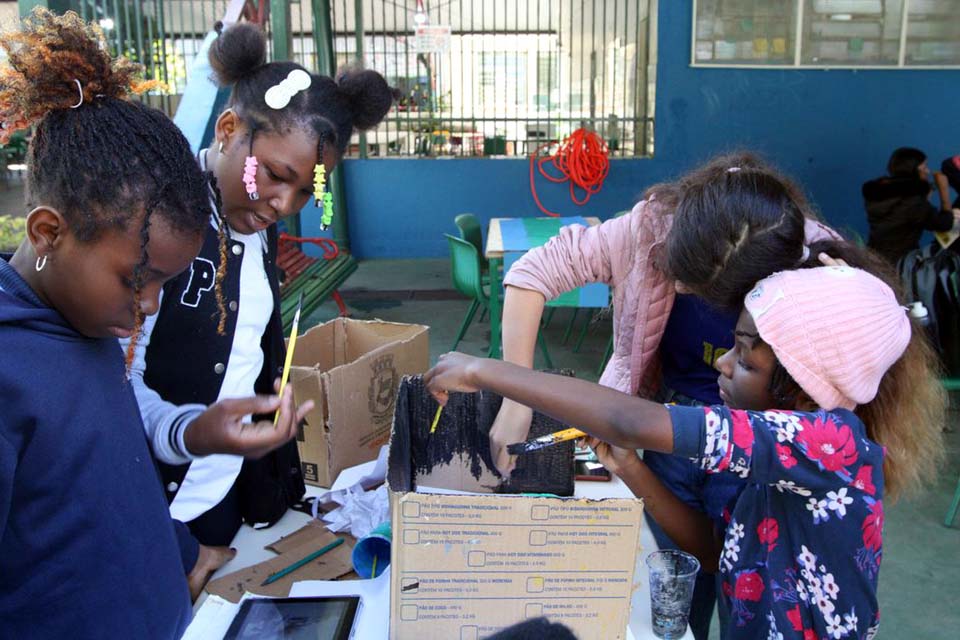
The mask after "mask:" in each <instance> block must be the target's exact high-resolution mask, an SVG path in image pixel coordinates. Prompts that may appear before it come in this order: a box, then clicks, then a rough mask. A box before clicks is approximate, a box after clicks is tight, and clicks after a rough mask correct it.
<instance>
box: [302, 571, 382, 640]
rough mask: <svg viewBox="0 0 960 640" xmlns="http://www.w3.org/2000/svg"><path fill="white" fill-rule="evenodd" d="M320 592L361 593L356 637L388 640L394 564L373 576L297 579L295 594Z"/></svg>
mask: <svg viewBox="0 0 960 640" xmlns="http://www.w3.org/2000/svg"><path fill="white" fill-rule="evenodd" d="M318 596H360V602H361V604H362V606H361V609H360V613H359V614H358V615H357V622H356V626H355V627H354V632H353V637H354V638H363V640H386V638H387V636H388V634H389V632H390V623H389V611H390V568H389V567H387V569H386V571H384V572H383V573H381V574H380V575H379V576H377V577H376V578H375V579H373V580H336V581H332V580H309V581H303V582H295V583H294V584H293V586H292V587H291V588H290V597H291V598H306V597H318Z"/></svg>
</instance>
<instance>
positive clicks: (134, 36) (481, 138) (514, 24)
mask: <svg viewBox="0 0 960 640" xmlns="http://www.w3.org/2000/svg"><path fill="white" fill-rule="evenodd" d="M233 2H234V3H236V2H237V0H233ZM69 4H70V7H71V8H73V9H74V10H75V11H77V12H78V13H79V14H80V15H81V16H82V17H83V18H84V19H87V20H95V21H97V22H99V23H100V25H101V27H103V29H104V32H105V34H106V35H107V38H108V41H109V43H110V47H111V50H112V53H122V54H123V55H125V56H127V57H129V58H131V59H133V60H135V61H137V62H140V63H141V64H143V65H144V67H145V70H146V77H147V78H151V79H158V80H162V81H163V82H164V83H166V85H167V86H168V88H169V91H168V92H167V93H163V92H152V93H151V94H149V95H147V96H145V97H144V99H145V100H146V101H148V102H149V103H150V104H152V105H153V106H156V107H159V108H162V109H163V110H164V111H166V112H167V113H169V114H173V113H174V111H175V110H176V107H177V105H178V103H179V96H180V95H181V94H182V92H183V89H184V87H185V86H186V83H187V82H188V81H189V75H190V69H191V66H192V63H193V59H194V57H195V56H196V54H197V51H198V49H199V48H200V44H201V43H202V41H203V38H204V36H205V34H206V33H207V32H208V31H209V30H210V28H211V27H212V26H213V24H214V22H216V21H217V20H219V19H220V18H222V17H223V15H224V13H225V11H226V10H227V7H228V5H230V4H231V2H230V0H143V1H137V0H72V1H71V2H69ZM246 4H247V5H248V8H252V9H254V12H255V11H256V10H257V9H259V12H260V18H266V17H267V15H266V8H267V7H269V10H270V11H271V12H272V13H273V15H272V16H270V20H265V21H264V26H265V28H266V29H267V30H268V32H269V31H270V26H271V24H273V25H277V24H283V25H284V26H283V27H282V30H283V31H287V32H288V34H289V35H288V37H286V38H279V39H271V47H270V52H271V57H273V50H274V47H282V48H283V50H278V51H277V53H278V54H279V55H281V57H282V56H283V55H289V56H290V57H291V58H292V59H294V60H297V61H298V62H300V63H301V64H303V65H304V66H305V67H307V68H308V69H311V70H316V69H317V68H318V62H322V61H323V60H324V55H323V53H324V51H329V50H330V49H331V48H332V50H333V55H334V58H335V63H336V66H338V67H339V66H342V65H344V64H349V63H355V62H358V61H359V62H360V63H362V64H364V65H365V66H367V67H369V68H372V69H376V70H377V71H379V72H380V73H382V74H384V76H385V77H386V78H387V80H388V82H389V83H390V84H391V85H392V86H394V87H396V88H397V89H399V91H400V93H401V98H400V100H399V102H398V104H397V106H396V107H395V108H394V109H393V110H391V112H390V114H389V115H388V117H387V119H386V121H385V122H384V123H382V124H381V125H380V126H379V127H378V128H377V129H376V130H374V131H371V132H369V133H367V134H366V135H363V136H355V138H354V140H353V142H352V144H351V145H350V148H349V150H348V154H349V155H352V156H360V157H367V156H368V155H369V156H371V157H378V156H379V157H386V156H423V157H437V156H448V157H449V156H454V157H461V156H502V155H507V156H511V155H514V156H516V155H528V154H532V153H538V152H541V153H543V152H549V151H551V150H552V149H553V148H555V145H556V144H557V143H558V142H559V141H561V140H563V139H564V138H565V137H566V136H567V135H569V134H570V133H571V132H572V131H573V130H574V129H577V128H580V127H587V128H590V129H592V130H595V131H597V132H598V133H599V134H601V135H602V136H603V137H604V138H605V139H606V140H607V142H608V145H609V147H610V150H611V156H613V157H636V156H648V155H652V153H653V117H654V113H653V105H654V88H655V69H656V5H657V3H656V2H655V1H653V2H651V1H650V0H292V1H290V2H284V1H282V0H274V1H273V2H270V3H267V2H265V1H264V0H259V1H258V2H252V1H249V2H247V3H246ZM318 12H320V13H319V14H318ZM278 18H279V23H278ZM326 25H329V27H327V26H326ZM277 32H278V33H280V31H279V30H278V31H277ZM325 38H330V39H332V47H331V46H330V45H331V42H329V41H328V40H326V39H325ZM278 42H280V44H278ZM318 51H319V52H320V58H319V59H318Z"/></svg>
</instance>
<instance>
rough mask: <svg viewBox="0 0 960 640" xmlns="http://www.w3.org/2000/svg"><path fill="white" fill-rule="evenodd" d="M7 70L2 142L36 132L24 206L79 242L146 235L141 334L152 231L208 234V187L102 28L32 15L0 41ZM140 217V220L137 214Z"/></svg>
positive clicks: (0, 91) (1, 83)
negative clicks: (155, 222)
mask: <svg viewBox="0 0 960 640" xmlns="http://www.w3.org/2000/svg"><path fill="white" fill-rule="evenodd" d="M0 46H2V47H3V48H4V49H5V50H6V52H7V55H8V56H9V63H8V65H5V66H4V67H3V68H2V69H0V127H2V129H0V142H6V141H7V140H8V139H9V137H10V135H12V133H13V132H14V131H16V130H19V129H24V128H27V127H35V130H34V134H33V139H32V141H31V142H30V148H29V150H28V153H27V193H26V204H27V207H28V208H34V207H36V206H38V205H39V204H41V203H42V204H44V205H48V206H51V207H53V208H55V209H57V210H58V211H59V212H60V213H61V215H63V217H64V218H65V219H66V220H67V222H68V223H69V225H70V228H71V230H72V231H73V233H74V234H75V235H76V237H77V240H79V241H80V242H86V243H91V242H95V241H96V240H97V239H98V238H99V237H100V236H101V234H102V233H103V232H104V231H106V230H119V231H126V230H127V229H128V228H129V225H131V224H139V225H140V247H141V256H140V260H139V262H138V264H137V265H136V268H135V269H134V273H133V285H134V286H133V289H134V298H135V302H136V304H135V313H136V324H135V329H134V334H133V337H132V338H131V339H130V344H129V346H128V349H127V366H128V369H129V366H130V364H131V362H132V359H133V353H134V349H135V347H136V342H137V338H138V336H139V332H140V328H141V326H142V324H143V312H142V310H141V308H140V296H141V292H142V289H143V284H144V276H145V272H146V266H147V264H148V262H149V256H148V255H147V245H148V243H149V241H150V221H151V218H152V217H153V215H154V214H156V215H160V216H162V217H163V219H164V220H165V221H166V222H167V223H168V224H169V225H170V227H171V228H173V229H174V230H175V231H177V232H182V233H187V234H196V235H199V234H202V233H203V231H204V229H205V228H206V225H207V224H209V219H210V205H209V201H208V187H207V180H206V178H205V176H204V175H203V174H202V173H201V171H200V169H199V167H198V166H197V163H196V161H195V159H194V158H193V155H192V154H191V152H190V147H189V145H188V144H187V141H186V140H185V139H184V137H183V134H181V133H180V131H179V129H177V127H176V126H175V125H174V124H173V122H171V121H170V119H169V118H168V117H167V116H166V115H164V114H163V113H162V112H160V111H157V110H156V109H152V108H150V107H146V106H144V105H142V104H140V103H138V102H133V101H129V100H127V99H126V98H127V97H128V96H129V95H130V94H132V93H137V92H140V91H144V90H147V89H150V88H152V87H154V86H156V83H152V82H146V83H143V82H139V81H138V80H137V74H138V73H140V71H141V67H140V66H139V65H136V64H134V63H132V62H130V61H129V60H126V59H124V58H116V59H112V58H111V57H110V54H109V53H108V49H107V44H106V40H105V39H104V36H103V32H102V31H101V30H100V28H99V27H98V26H96V25H93V24H88V23H85V22H84V21H83V20H81V19H80V17H79V16H78V15H77V14H75V13H73V12H67V13H66V14H64V15H63V16H57V15H55V14H53V13H51V12H50V11H48V10H47V9H44V8H36V9H34V10H33V12H32V13H31V14H30V15H29V16H28V17H26V18H25V19H24V20H23V21H22V24H21V26H20V29H19V30H16V31H13V32H9V33H6V34H4V35H3V36H0ZM141 212H142V214H141Z"/></svg>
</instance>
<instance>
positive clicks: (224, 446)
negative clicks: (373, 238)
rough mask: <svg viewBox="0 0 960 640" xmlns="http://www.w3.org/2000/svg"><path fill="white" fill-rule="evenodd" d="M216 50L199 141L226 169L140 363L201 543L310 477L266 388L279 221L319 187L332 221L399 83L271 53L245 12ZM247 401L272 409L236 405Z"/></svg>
mask: <svg viewBox="0 0 960 640" xmlns="http://www.w3.org/2000/svg"><path fill="white" fill-rule="evenodd" d="M218 30H220V27H219V25H218ZM209 58H210V63H211V66H212V67H213V69H214V72H215V74H216V79H217V80H218V81H219V83H220V84H221V85H222V86H227V87H230V88H231V94H230V100H229V103H228V105H227V108H226V110H225V111H224V112H223V113H222V114H220V116H219V118H218V119H217V122H216V127H215V134H214V135H215V137H214V140H213V143H212V145H211V146H210V148H208V149H203V150H201V151H200V153H199V154H198V156H199V157H198V161H199V163H200V166H201V168H203V169H204V170H206V171H209V172H211V173H212V175H213V177H214V178H215V180H214V183H213V187H212V188H211V189H210V193H209V198H210V203H211V205H212V207H213V209H214V212H213V215H212V216H211V217H210V220H209V224H208V226H207V230H206V236H205V239H204V244H203V248H202V249H201V251H200V255H199V256H198V257H197V258H196V259H195V260H194V261H193V263H192V264H191V265H190V266H189V268H188V269H187V270H186V271H184V273H182V274H181V275H180V276H179V277H178V278H176V279H174V280H172V281H170V282H169V283H167V285H166V286H165V287H164V288H163V293H162V297H161V302H160V311H159V313H158V314H157V316H156V318H155V319H152V320H151V321H149V322H147V323H146V326H145V327H144V334H143V337H142V339H141V340H140V342H139V343H138V344H137V345H136V354H135V358H134V361H133V367H132V369H133V374H134V375H133V382H134V388H135V389H136V392H137V399H138V401H139V403H140V409H141V412H142V414H143V421H144V424H145V427H146V431H147V434H148V438H149V440H150V442H151V444H152V446H153V451H154V455H155V456H156V458H157V459H158V460H159V462H160V468H161V474H162V476H163V483H164V489H165V491H166V495H167V499H168V500H169V501H170V512H171V514H172V515H173V517H174V518H176V519H178V520H181V521H184V522H186V523H188V526H189V527H190V530H191V531H192V532H193V534H194V535H195V536H196V537H197V539H198V540H199V541H200V542H201V543H203V544H205V545H226V544H229V543H230V541H231V540H232V539H233V536H234V535H235V534H236V532H237V530H238V528H239V527H240V524H241V522H242V521H243V520H246V521H247V522H250V523H268V524H272V523H274V522H276V521H277V520H278V519H279V518H280V517H281V516H282V515H283V513H284V512H285V511H286V509H287V507H288V506H290V505H291V504H293V503H295V502H296V501H298V500H299V499H300V498H301V497H302V495H303V491H304V486H303V479H302V475H301V471H300V460H299V457H298V456H297V450H296V443H295V442H293V441H292V438H293V437H294V435H295V433H296V428H295V425H293V428H291V429H277V428H275V427H274V425H273V420H272V418H273V416H272V414H269V412H267V411H262V410H260V408H259V407H257V406H255V398H254V395H255V394H261V395H262V394H272V393H274V389H275V385H276V382H277V379H278V378H279V376H280V373H281V369H282V365H283V361H284V335H283V331H282V327H281V319H280V297H279V280H278V273H277V267H276V257H277V236H278V233H277V224H276V223H277V222H278V221H280V220H282V219H283V218H286V217H287V216H290V215H293V214H295V213H297V212H298V211H300V210H301V209H302V208H303V207H304V206H305V205H307V204H308V202H309V201H310V200H311V199H314V200H315V202H316V205H317V208H316V209H315V211H316V215H318V216H321V215H323V216H324V222H329V215H330V213H331V211H330V206H331V205H330V200H331V199H330V197H329V196H330V194H329V193H326V190H325V187H324V186H323V183H324V182H325V180H326V177H327V176H329V175H330V172H332V171H333V170H334V167H336V165H337V164H338V163H339V161H340V159H341V157H342V156H343V153H344V151H345V150H346V147H347V144H348V142H349V140H350V135H351V133H352V132H353V131H354V130H357V129H368V128H370V127H373V126H375V125H376V124H377V123H379V122H380V120H382V119H383V117H384V116H385V115H386V113H387V111H388V110H389V108H390V106H391V105H392V103H393V99H394V92H393V90H391V89H390V87H389V86H388V85H387V83H386V81H385V80H384V79H383V77H382V76H380V74H378V73H376V72H374V71H364V70H350V71H347V72H345V73H341V74H340V75H339V76H338V77H337V79H336V80H335V79H333V78H329V77H326V76H320V75H315V74H312V73H309V72H308V71H307V70H305V69H304V68H303V67H301V66H300V65H298V64H296V63H293V62H270V63H267V62H265V60H266V39H265V36H264V34H263V32H262V31H261V30H260V29H259V28H258V27H256V26H255V25H252V24H247V23H239V24H236V25H233V26H231V27H229V28H227V29H225V30H222V32H221V33H220V36H219V38H217V39H216V40H215V41H214V43H213V45H212V47H211V49H210V53H209ZM241 405H242V406H244V407H246V410H244V411H243V412H242V414H253V415H257V414H265V415H261V416H260V419H259V420H257V419H256V418H254V419H253V423H252V424H251V421H250V419H245V420H241V419H239V417H237V418H235V419H234V418H231V419H225V414H231V415H234V416H235V415H237V413H238V412H237V411H236V409H237V408H238V407H240V406H241ZM242 414H241V415H242ZM302 415H304V412H303V411H301V412H299V413H298V418H300V417H302Z"/></svg>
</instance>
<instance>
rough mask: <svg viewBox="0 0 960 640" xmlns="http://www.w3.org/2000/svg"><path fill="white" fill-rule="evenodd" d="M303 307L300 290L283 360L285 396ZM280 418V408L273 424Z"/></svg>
mask: <svg viewBox="0 0 960 640" xmlns="http://www.w3.org/2000/svg"><path fill="white" fill-rule="evenodd" d="M302 308H303V292H302V291H301V292H300V300H299V301H298V302H297V312H296V313H295V314H293V326H291V327H290V341H289V342H288V343H287V357H286V359H285V360H284V361H283V373H282V374H281V375H280V397H281V398H282V397H283V389H284V388H285V387H286V386H287V379H288V378H289V377H290V365H291V363H293V348H294V347H295V346H296V344H297V331H298V329H299V325H300V309H302ZM279 420H280V409H277V413H276V414H275V415H274V416H273V426H277V421H279Z"/></svg>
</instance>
